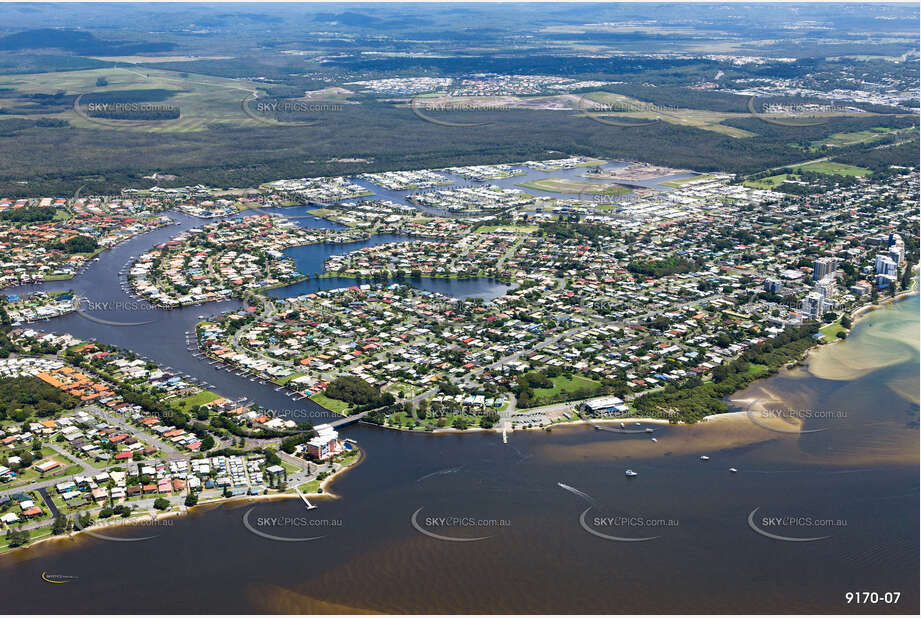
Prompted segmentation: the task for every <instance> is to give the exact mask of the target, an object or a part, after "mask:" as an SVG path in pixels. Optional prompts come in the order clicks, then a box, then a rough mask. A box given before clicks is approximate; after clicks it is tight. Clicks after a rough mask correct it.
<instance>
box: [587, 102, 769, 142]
mask: <svg viewBox="0 0 921 618" xmlns="http://www.w3.org/2000/svg"><path fill="white" fill-rule="evenodd" d="M585 98H586V99H587V100H588V101H595V102H597V103H602V104H605V105H610V106H612V107H613V108H614V110H613V111H602V112H593V113H592V115H593V116H596V115H597V116H600V117H601V118H604V117H607V116H611V117H614V118H632V119H634V120H661V121H663V122H667V123H669V124H676V125H680V126H685V127H695V128H697V129H703V130H704V131H713V132H714V133H722V134H723V135H728V136H730V137H735V138H746V137H753V136H754V135H756V134H755V133H752V132H751V131H745V130H744V129H739V128H736V127H731V126H728V125H725V124H721V123H722V122H723V121H724V120H729V119H735V118H747V117H749V116H751V114H747V113H731V112H713V111H707V110H702V109H684V108H680V109H668V110H662V111H655V110H654V109H651V108H652V106H651V105H650V104H649V103H647V102H645V101H640V100H638V99H634V98H631V97H628V96H625V95H622V94H615V93H613V92H590V93H588V94H586V95H585ZM581 107H582V108H584V109H586V110H590V109H591V108H590V107H589V104H588V103H584V104H583V105H582V106H581ZM621 109H622V110H623V111H617V110H621ZM630 110H637V111H630Z"/></svg>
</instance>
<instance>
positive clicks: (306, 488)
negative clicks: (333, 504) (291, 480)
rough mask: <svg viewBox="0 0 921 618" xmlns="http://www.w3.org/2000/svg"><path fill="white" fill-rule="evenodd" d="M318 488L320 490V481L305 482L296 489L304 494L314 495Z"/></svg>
mask: <svg viewBox="0 0 921 618" xmlns="http://www.w3.org/2000/svg"><path fill="white" fill-rule="evenodd" d="M319 488H320V481H318V480H316V479H314V480H312V481H307V482H306V483H304V484H303V485H300V486H299V487H298V489H300V490H301V491H302V492H304V493H305V494H315V493H317V490H318V489H319Z"/></svg>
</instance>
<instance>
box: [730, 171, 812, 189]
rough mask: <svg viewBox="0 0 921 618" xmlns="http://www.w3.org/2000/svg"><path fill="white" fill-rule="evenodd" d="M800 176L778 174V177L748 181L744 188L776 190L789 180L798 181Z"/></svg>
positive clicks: (744, 183)
mask: <svg viewBox="0 0 921 618" xmlns="http://www.w3.org/2000/svg"><path fill="white" fill-rule="evenodd" d="M798 178H799V176H796V175H794V174H778V175H776V176H767V177H766V178H759V179H758V180H746V181H745V182H743V183H742V186H745V187H751V188H752V189H774V188H776V187H778V186H779V185H781V184H783V183H784V182H785V181H787V180H797V179H798Z"/></svg>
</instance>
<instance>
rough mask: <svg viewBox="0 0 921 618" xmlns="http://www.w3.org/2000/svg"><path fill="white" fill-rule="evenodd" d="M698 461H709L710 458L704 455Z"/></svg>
mask: <svg viewBox="0 0 921 618" xmlns="http://www.w3.org/2000/svg"><path fill="white" fill-rule="evenodd" d="M700 460H701V461H710V458H709V457H707V456H706V455H701V456H700Z"/></svg>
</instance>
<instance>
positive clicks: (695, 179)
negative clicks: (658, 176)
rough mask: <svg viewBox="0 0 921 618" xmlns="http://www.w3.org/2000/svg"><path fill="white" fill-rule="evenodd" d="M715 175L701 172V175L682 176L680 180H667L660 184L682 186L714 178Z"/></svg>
mask: <svg viewBox="0 0 921 618" xmlns="http://www.w3.org/2000/svg"><path fill="white" fill-rule="evenodd" d="M714 177H715V175H714V174H701V175H700V176H692V177H691V178H680V179H678V180H666V181H665V182H660V183H659V184H661V185H664V186H666V187H680V186H682V185H686V184H688V183H689V182H698V181H699V182H704V181H707V180H712V179H713V178H714Z"/></svg>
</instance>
